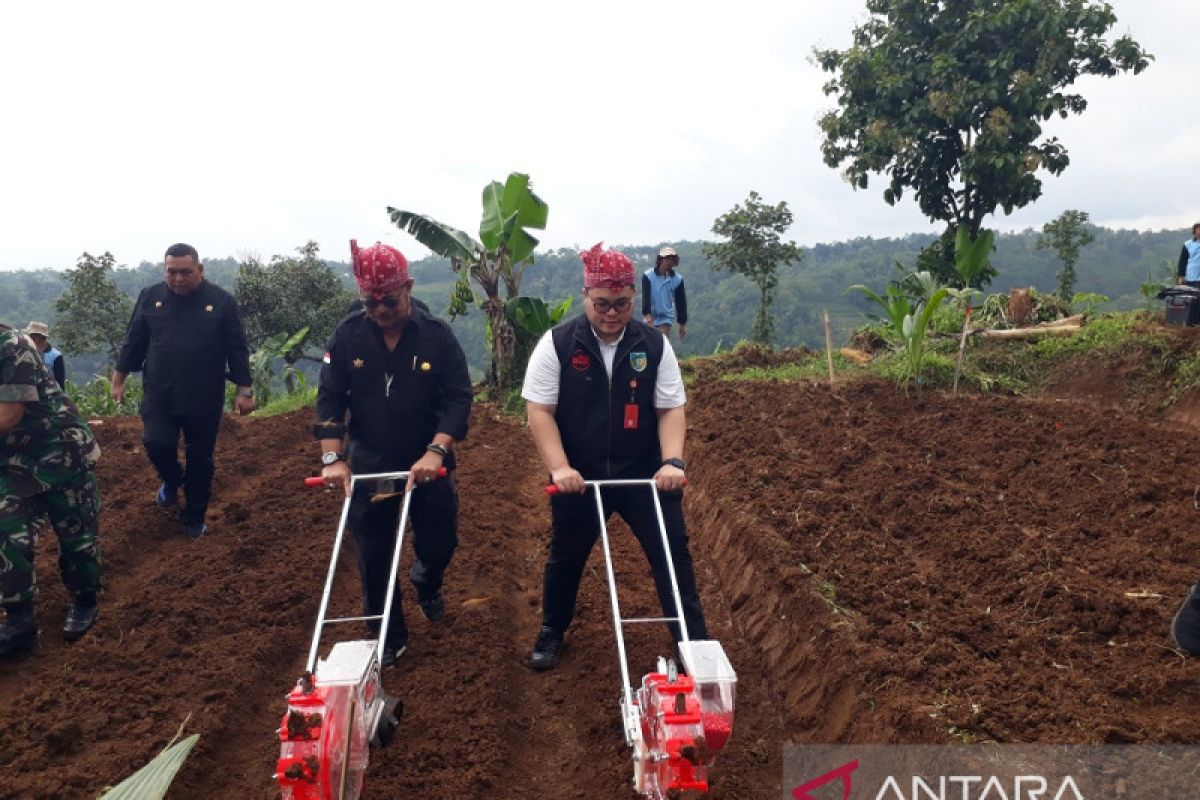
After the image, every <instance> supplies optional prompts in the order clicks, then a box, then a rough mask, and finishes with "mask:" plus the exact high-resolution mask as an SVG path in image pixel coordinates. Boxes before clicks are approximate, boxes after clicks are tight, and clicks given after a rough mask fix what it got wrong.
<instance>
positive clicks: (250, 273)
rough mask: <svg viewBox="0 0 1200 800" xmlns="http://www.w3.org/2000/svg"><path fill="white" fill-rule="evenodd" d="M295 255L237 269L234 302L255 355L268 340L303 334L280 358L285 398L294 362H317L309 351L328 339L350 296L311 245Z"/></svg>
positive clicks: (251, 261) (250, 260) (250, 261)
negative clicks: (285, 389) (282, 361)
mask: <svg viewBox="0 0 1200 800" xmlns="http://www.w3.org/2000/svg"><path fill="white" fill-rule="evenodd" d="M296 253H297V256H291V257H284V256H278V255H277V256H274V257H273V258H272V259H271V261H270V262H269V263H267V264H263V263H262V262H261V261H260V260H259V259H257V258H255V257H251V258H247V259H245V260H244V261H242V262H241V263H240V264H238V273H237V284H236V287H235V289H234V297H236V298H237V301H238V305H239V306H240V307H241V311H242V319H243V322H244V323H245V326H246V339H247V341H248V342H249V344H250V347H251V349H253V350H259V349H260V348H261V347H262V345H263V343H264V342H266V341H267V340H269V339H271V338H272V337H278V336H280V335H282V337H283V339H284V340H289V337H292V335H293V334H294V333H296V332H297V331H300V330H302V329H307V334H306V335H305V336H304V337H302V338H300V339H299V340H298V341H295V342H293V343H292V346H291V347H289V348H288V349H287V351H286V352H284V353H282V358H283V360H284V362H285V363H286V364H287V366H288V369H285V370H284V382H285V384H286V386H287V390H288V393H289V394H290V393H291V392H292V390H293V389H294V384H293V380H294V376H295V374H296V371H295V365H296V363H297V362H298V361H301V360H308V361H314V362H315V361H317V357H316V356H315V355H314V354H312V353H310V352H309V351H308V349H309V348H311V347H313V346H314V345H315V346H317V347H320V345H321V344H322V343H323V342H324V341H325V340H326V339H327V338H328V337H329V334H330V333H331V332H332V331H333V329H334V327H335V326H336V325H337V323H338V320H340V319H341V318H342V317H343V316H345V314H346V309H347V308H348V307H349V305H350V303H351V302H353V300H354V293H353V292H352V291H350V289H349V288H348V287H347V286H346V285H345V284H344V283H343V282H342V279H341V278H339V277H338V275H337V273H335V272H334V271H333V269H332V268H331V267H330V266H329V265H328V264H327V263H326V262H325V261H324V259H322V258H321V257H320V248H319V247H318V246H317V243H316V242H313V241H309V242H306V243H305V244H304V245H303V246H301V247H297V248H296Z"/></svg>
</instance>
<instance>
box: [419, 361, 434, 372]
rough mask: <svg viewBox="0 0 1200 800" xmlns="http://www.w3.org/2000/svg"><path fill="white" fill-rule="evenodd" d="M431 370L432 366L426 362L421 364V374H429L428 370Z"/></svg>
mask: <svg viewBox="0 0 1200 800" xmlns="http://www.w3.org/2000/svg"><path fill="white" fill-rule="evenodd" d="M431 369H433V365H432V364H430V363H429V362H428V361H422V362H421V372H429V370H431Z"/></svg>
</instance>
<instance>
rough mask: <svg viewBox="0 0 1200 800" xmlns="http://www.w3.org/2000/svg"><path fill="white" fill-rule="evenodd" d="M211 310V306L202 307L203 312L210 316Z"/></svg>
mask: <svg viewBox="0 0 1200 800" xmlns="http://www.w3.org/2000/svg"><path fill="white" fill-rule="evenodd" d="M212 308H213V307H212V306H205V307H204V310H205V311H207V312H209V313H210V314H211V313H212Z"/></svg>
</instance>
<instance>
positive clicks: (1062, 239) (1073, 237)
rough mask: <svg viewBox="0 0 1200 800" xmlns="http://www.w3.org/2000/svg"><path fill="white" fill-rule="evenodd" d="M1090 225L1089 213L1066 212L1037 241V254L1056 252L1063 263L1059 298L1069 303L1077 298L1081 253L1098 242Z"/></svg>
mask: <svg viewBox="0 0 1200 800" xmlns="http://www.w3.org/2000/svg"><path fill="white" fill-rule="evenodd" d="M1087 221H1088V213H1087V212H1086V211H1075V210H1074V209H1067V210H1066V211H1064V212H1063V213H1061V214H1059V215H1058V217H1057V218H1056V219H1054V220H1053V221H1051V222H1047V223H1046V224H1045V225H1043V226H1042V235H1041V236H1039V237H1038V240H1037V249H1038V250H1046V249H1050V250H1053V251H1054V252H1055V254H1056V255H1057V256H1058V260H1059V261H1061V262H1062V269H1061V270H1059V271H1058V274H1057V275H1056V276H1055V278H1056V279H1057V280H1058V296H1059V297H1061V298H1062V299H1063V300H1066V301H1067V302H1068V303H1069V302H1071V298H1072V297H1074V296H1075V277H1076V276H1075V265H1076V264H1077V263H1078V262H1079V251H1080V250H1082V249H1083V248H1085V247H1087V246H1088V245H1089V244H1091V243H1092V242H1094V241H1095V240H1096V236H1095V235H1094V234H1093V233H1092V231H1091V230H1090V229H1089V228H1088V227H1087Z"/></svg>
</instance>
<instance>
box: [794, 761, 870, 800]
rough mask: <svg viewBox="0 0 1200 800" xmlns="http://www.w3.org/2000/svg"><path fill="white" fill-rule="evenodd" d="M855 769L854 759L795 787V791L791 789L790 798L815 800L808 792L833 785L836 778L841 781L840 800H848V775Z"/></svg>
mask: <svg viewBox="0 0 1200 800" xmlns="http://www.w3.org/2000/svg"><path fill="white" fill-rule="evenodd" d="M856 769H858V759H857V758H856V759H854V760H853V761H850V762H847V763H845V764H842V765H841V766H840V767H838V768H837V769H832V770H830V771H829V772H826V773H825V774H824V775H822V776H821V777H819V778H813V779H812V780H811V781H809V782H808V783H806V784H804V785H803V786H797V787H796V788H795V789H792V798H793V800H816V798H814V797H813V796H812V795H811V794H809V792H810V791H812V790H813V789H819V788H820V787H822V786H824V785H825V784H827V783H833V782H834V781H835V780H837V779H838V778H841V780H842V800H849V798H850V773H851V772H854V770H856Z"/></svg>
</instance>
